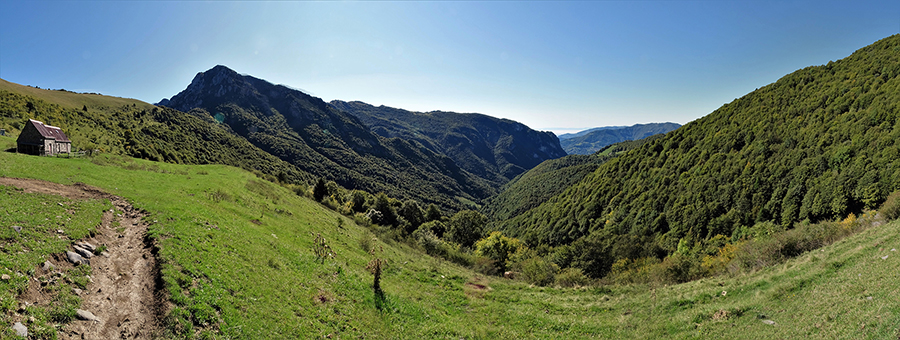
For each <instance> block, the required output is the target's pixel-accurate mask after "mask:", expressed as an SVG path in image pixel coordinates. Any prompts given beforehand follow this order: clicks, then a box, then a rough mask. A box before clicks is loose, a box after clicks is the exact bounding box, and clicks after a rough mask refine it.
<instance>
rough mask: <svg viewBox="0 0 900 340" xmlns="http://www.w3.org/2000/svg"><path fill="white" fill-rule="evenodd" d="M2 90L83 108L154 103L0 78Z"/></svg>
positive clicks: (144, 105)
mask: <svg viewBox="0 0 900 340" xmlns="http://www.w3.org/2000/svg"><path fill="white" fill-rule="evenodd" d="M0 90H6V91H10V92H15V93H21V94H24V95H28V96H32V97H35V98H40V99H43V100H46V101H49V102H52V103H56V104H58V105H61V106H64V107H68V108H74V109H81V108H82V107H84V106H88V107H109V106H115V107H118V106H124V105H136V106H137V107H140V108H144V109H151V108H153V105H152V104H149V103H145V102H142V101H140V100H137V99H130V98H120V97H111V96H103V95H99V94H90V93H86V94H81V93H74V92H68V91H59V90H45V89H39V88H34V87H31V86H23V85H19V84H16V83H10V82H8V81H6V80H3V79H0Z"/></svg>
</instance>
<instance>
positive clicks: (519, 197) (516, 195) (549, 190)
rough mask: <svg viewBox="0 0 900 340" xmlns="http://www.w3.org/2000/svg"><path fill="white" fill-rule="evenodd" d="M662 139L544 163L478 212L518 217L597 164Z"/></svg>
mask: <svg viewBox="0 0 900 340" xmlns="http://www.w3.org/2000/svg"><path fill="white" fill-rule="evenodd" d="M662 137H663V135H662V134H658V135H653V136H650V137H647V138H644V139H641V140H637V141H628V142H621V143H616V144H613V145H608V146H606V147H604V148H603V149H602V150H601V151H599V152H597V153H595V154H593V155H568V156H565V157H562V158H558V159H551V160H547V161H544V162H543V163H541V164H539V165H538V166H536V167H534V168H532V169H531V170H528V171H527V172H525V173H523V174H521V175H519V176H517V177H516V178H514V179H513V180H512V181H510V182H509V183H508V184H507V185H505V186H504V187H503V190H502V191H501V192H500V193H499V194H497V195H496V196H493V197H491V198H490V199H488V200H486V201H485V204H484V207H483V208H482V209H481V211H482V212H483V213H484V214H485V215H486V216H487V217H488V218H490V219H491V220H506V219H509V218H512V217H514V216H517V215H519V214H522V213H524V212H526V211H528V210H530V209H533V208H535V207H537V206H539V205H541V203H544V202H546V201H547V200H548V199H550V198H552V197H553V196H556V195H558V194H560V193H562V192H563V191H564V190H565V189H566V188H568V187H569V186H571V185H572V184H575V183H578V182H579V181H581V180H582V179H584V177H585V176H587V175H588V174H590V173H592V172H594V171H595V170H597V167H599V166H600V164H603V163H605V162H606V161H608V160H610V159H613V158H614V157H616V156H618V155H619V154H621V153H623V152H627V151H630V150H633V149H635V148H637V147H639V146H641V145H644V144H645V143H647V142H650V141H653V140H656V139H659V138H662Z"/></svg>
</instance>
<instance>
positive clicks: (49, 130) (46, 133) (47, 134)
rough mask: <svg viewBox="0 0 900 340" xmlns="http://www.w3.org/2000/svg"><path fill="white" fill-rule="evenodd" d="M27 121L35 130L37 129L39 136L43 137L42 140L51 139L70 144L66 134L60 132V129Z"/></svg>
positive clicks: (38, 122)
mask: <svg viewBox="0 0 900 340" xmlns="http://www.w3.org/2000/svg"><path fill="white" fill-rule="evenodd" d="M29 121H30V122H31V124H33V125H34V127H35V128H37V130H38V132H40V133H41V136H43V137H44V138H53V139H55V140H56V141H57V142H64V143H65V142H68V143H71V142H72V141H70V140H69V137H66V134H65V133H63V132H62V129H60V128H58V127H55V126H50V125H44V123H43V122H41V121H37V120H34V119H29Z"/></svg>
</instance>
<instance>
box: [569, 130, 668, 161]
mask: <svg viewBox="0 0 900 340" xmlns="http://www.w3.org/2000/svg"><path fill="white" fill-rule="evenodd" d="M679 127H681V125H680V124H676V123H651V124H635V125H632V126H613V127H605V128H597V129H591V130H587V131H582V132H579V133H576V134H564V135H561V136H560V137H559V144H560V145H561V146H562V147H563V149H565V150H566V153H568V154H570V155H590V154H593V153H595V152H597V151H600V149H603V148H604V147H606V146H607V145H612V144H615V143H619V142H624V141H629V140H639V139H644V138H647V137H650V136H652V135H656V134H660V133H666V132H669V131H672V130H675V129H677V128H679Z"/></svg>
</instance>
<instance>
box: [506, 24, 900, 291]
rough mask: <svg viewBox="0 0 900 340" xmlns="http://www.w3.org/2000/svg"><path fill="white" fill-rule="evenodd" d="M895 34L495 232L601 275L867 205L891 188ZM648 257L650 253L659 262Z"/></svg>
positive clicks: (644, 153)
mask: <svg viewBox="0 0 900 340" xmlns="http://www.w3.org/2000/svg"><path fill="white" fill-rule="evenodd" d="M898 76H900V36H898V35H895V36H891V37H888V38H885V39H882V40H880V41H878V42H876V43H874V44H872V45H870V46H867V47H865V48H862V49H860V50H858V51H856V52H855V53H853V54H852V55H850V56H849V57H847V58H844V59H842V60H839V61H835V62H829V63H828V64H826V65H822V66H813V67H807V68H804V69H801V70H798V71H796V72H793V73H791V74H789V75H787V76H784V77H783V78H781V79H779V80H778V81H776V82H775V83H773V84H770V85H767V86H764V87H762V88H760V89H758V90H756V91H754V92H751V93H749V94H747V95H745V96H743V97H741V98H739V99H736V100H734V101H733V102H731V103H728V104H726V105H723V106H722V107H721V108H719V109H717V110H716V111H714V112H712V113H710V114H709V115H707V116H706V117H703V118H701V119H698V120H696V121H694V122H691V123H689V124H687V125H685V126H684V127H682V128H680V129H678V130H675V131H673V132H671V133H669V134H667V135H666V136H665V138H662V139H658V140H655V141H653V142H650V143H647V144H646V145H644V146H642V147H640V148H638V149H636V150H633V151H632V152H629V153H626V154H623V155H621V156H620V157H617V158H615V159H612V160H610V161H608V162H606V163H604V164H603V165H602V166H600V167H599V168H598V169H597V170H596V171H594V172H593V173H591V174H589V175H588V176H586V177H585V178H584V179H583V180H582V181H580V182H578V183H577V184H575V185H572V186H571V187H569V188H567V189H566V190H565V191H564V192H563V193H562V194H560V195H558V196H556V197H554V198H552V199H550V200H548V201H547V202H546V203H544V204H542V205H541V206H539V207H537V208H534V209H532V210H530V211H528V212H526V213H524V214H521V215H519V216H516V217H514V218H511V219H509V220H506V221H503V222H500V223H499V224H498V225H496V229H498V230H502V231H503V232H505V233H507V234H508V235H512V236H516V237H519V238H522V239H523V240H524V241H526V242H527V243H529V244H546V245H554V246H560V247H558V248H557V250H556V255H555V256H556V257H555V258H556V259H557V260H556V261H557V262H558V264H559V265H560V267H566V266H570V265H571V266H575V267H579V268H582V269H583V270H584V271H585V273H588V274H589V275H591V276H593V277H602V276H604V275H606V274H607V273H608V272H609V270H610V268H611V267H612V265H613V263H614V262H616V261H618V260H625V259H631V260H635V259H640V258H650V259H654V258H655V259H662V258H664V257H666V256H668V255H672V254H673V253H676V252H678V251H679V249H682V250H684V252H689V249H691V248H692V247H695V248H696V247H698V246H701V245H703V244H705V243H704V242H705V241H707V240H711V239H715V238H717V237H719V235H722V236H721V237H722V238H724V239H727V240H740V239H742V238H745V237H748V235H749V231H750V230H753V229H754V226H758V225H760V224H766V223H769V224H771V225H772V226H774V227H773V228H776V229H779V228H780V229H781V230H783V229H788V228H792V227H794V226H795V225H796V223H798V222H801V221H805V222H804V223H808V222H812V223H814V222H817V221H829V220H835V219H844V218H846V217H848V216H850V214H855V215H860V214H861V213H862V212H863V211H865V210H867V209H873V208H875V207H877V206H878V205H879V204H880V203H881V202H883V201H884V200H885V198H886V197H887V195H888V194H889V193H891V192H893V191H895V190H897V189H898V188H900V163H898V159H900V143H898V140H900V120H898V119H897V118H898V117H897V116H898V112H900V111H898V105H900V104H898V103H900V78H898ZM657 261H658V260H657Z"/></svg>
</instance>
